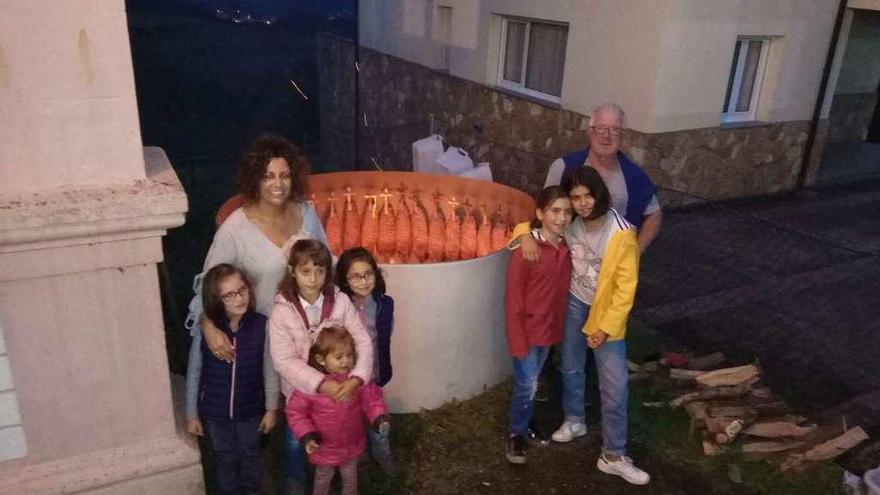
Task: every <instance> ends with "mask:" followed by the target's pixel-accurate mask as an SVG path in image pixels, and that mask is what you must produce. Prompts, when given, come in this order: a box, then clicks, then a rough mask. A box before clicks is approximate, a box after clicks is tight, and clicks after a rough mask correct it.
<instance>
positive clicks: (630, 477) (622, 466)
mask: <svg viewBox="0 0 880 495" xmlns="http://www.w3.org/2000/svg"><path fill="white" fill-rule="evenodd" d="M596 467H597V468H599V471H602V472H603V473H606V474H613V475H615V476H620V477H621V478H623V479H625V480H626V481H628V482H630V483H632V484H633V485H647V484H648V483H650V481H651V475H649V474H648V473H646V472H644V471H642V470H641V469H639V468H637V467H636V466H635V465H634V464H633V461H632V459H630V458H629V457H627V456H625V455H622V456H620V458H619V459H618V460H616V461H612V460H610V459H608V458H607V457H605V454H602V455H600V456H599V460H597V461H596Z"/></svg>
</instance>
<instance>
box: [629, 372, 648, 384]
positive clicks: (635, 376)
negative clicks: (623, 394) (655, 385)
mask: <svg viewBox="0 0 880 495" xmlns="http://www.w3.org/2000/svg"><path fill="white" fill-rule="evenodd" d="M650 378H651V375H650V374H648V373H640V372H639V373H630V374H629V381H631V382H637V381H639V380H648V379H650Z"/></svg>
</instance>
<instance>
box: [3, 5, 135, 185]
mask: <svg viewBox="0 0 880 495" xmlns="http://www.w3.org/2000/svg"><path fill="white" fill-rule="evenodd" d="M2 9H3V14H2V15H0V115H2V118H0V177H3V178H4V182H3V184H2V185H0V190H2V192H22V191H29V190H45V189H46V188H49V187H55V186H59V185H62V184H64V185H68V186H75V185H86V184H99V183H100V184H106V183H127V182H131V181H133V180H136V179H143V178H144V162H143V155H142V151H141V136H140V126H139V124H138V116H137V102H136V98H135V92H134V75H133V72H132V65H131V52H130V48H129V41H128V30H127V24H126V21H125V2H124V0H104V1H99V2H96V1H89V0H70V1H65V2H58V1H55V0H27V1H25V0H16V1H11V2H10V1H7V2H3V7H2Z"/></svg>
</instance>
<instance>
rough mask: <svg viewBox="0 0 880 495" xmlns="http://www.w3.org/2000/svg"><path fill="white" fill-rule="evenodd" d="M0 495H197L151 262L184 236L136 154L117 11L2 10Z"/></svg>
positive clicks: (164, 190) (111, 3)
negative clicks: (173, 234)
mask: <svg viewBox="0 0 880 495" xmlns="http://www.w3.org/2000/svg"><path fill="white" fill-rule="evenodd" d="M0 115H3V118H2V119H0V177H2V181H0V343H2V345H0V492H3V493H16V494H27V493H41V494H42V493H73V492H75V493H101V494H111V493H113V494H115V493H119V494H122V493H126V494H128V493H144V494H152V493H155V494H160V493H162V494H165V493H175V494H188V493H193V494H195V493H201V492H202V491H203V486H202V481H201V480H202V476H201V466H200V464H199V459H198V451H197V449H195V448H194V446H192V444H191V443H187V442H186V441H185V438H184V436H182V435H180V434H179V433H178V428H177V426H176V423H175V415H174V409H173V406H172V400H171V385H170V381H169V373H168V363H167V356H166V353H165V342H164V332H163V321H162V311H161V305H160V296H159V287H158V277H157V271H156V263H158V262H160V261H161V260H162V244H161V238H162V236H163V235H164V234H165V232H166V230H167V229H169V228H173V227H177V226H179V225H181V224H183V222H184V214H185V212H186V210H187V202H186V195H185V193H184V191H183V188H182V187H181V185H180V183H179V181H178V180H177V177H176V175H175V174H174V171H173V169H172V168H171V166H170V164H169V163H168V160H167V157H165V154H164V153H163V152H162V151H161V150H159V149H155V148H154V149H146V150H145V149H143V148H142V144H141V138H140V131H139V126H138V118H137V102H136V99H135V91H134V77H133V71H132V65H131V52H130V47H129V41H128V30H127V24H126V18H125V2H124V0H91V1H89V0H71V1H67V2H55V1H52V0H8V1H6V2H4V4H3V9H2V12H0Z"/></svg>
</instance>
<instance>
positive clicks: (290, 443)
mask: <svg viewBox="0 0 880 495" xmlns="http://www.w3.org/2000/svg"><path fill="white" fill-rule="evenodd" d="M282 443H283V444H284V447H283V456H282V459H283V461H284V469H283V473H284V477H285V478H293V479H295V480H296V481H299V482H303V483H304V482H305V481H306V454H305V450H304V449H303V447H302V445H301V444H300V443H299V440H298V439H297V438H296V436H295V435H294V434H293V432H292V431H290V426H289V425H285V426H284V438H283V442H282Z"/></svg>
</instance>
